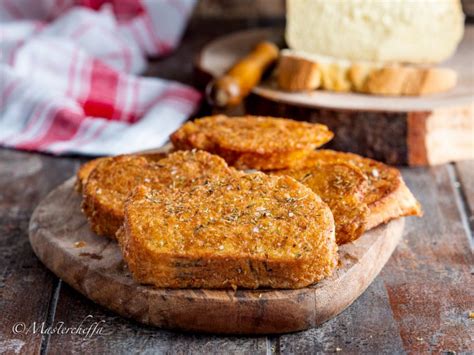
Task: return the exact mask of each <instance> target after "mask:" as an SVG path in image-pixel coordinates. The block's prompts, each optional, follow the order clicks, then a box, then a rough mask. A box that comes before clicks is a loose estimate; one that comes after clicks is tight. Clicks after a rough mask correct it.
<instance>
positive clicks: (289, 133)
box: [171, 115, 333, 170]
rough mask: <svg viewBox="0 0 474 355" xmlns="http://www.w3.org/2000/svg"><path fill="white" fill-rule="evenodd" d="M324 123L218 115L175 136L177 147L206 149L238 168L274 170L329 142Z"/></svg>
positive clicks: (286, 165) (193, 124)
mask: <svg viewBox="0 0 474 355" xmlns="http://www.w3.org/2000/svg"><path fill="white" fill-rule="evenodd" d="M332 137H333V133H332V132H331V131H329V130H328V128H327V127H326V126H324V125H320V124H314V123H308V122H297V121H293V120H289V119H283V118H274V117H259V116H243V117H227V116H224V115H216V116H210V117H204V118H201V119H197V120H195V121H194V122H188V123H186V124H184V125H183V126H182V127H181V128H179V129H178V130H177V131H176V132H174V133H173V134H172V135H171V141H172V142H173V145H174V146H175V147H176V148H177V149H193V148H197V149H202V150H206V151H208V152H211V153H214V154H217V155H219V156H221V157H223V158H224V159H225V160H226V161H227V162H228V163H229V164H230V165H233V166H235V167H237V168H238V169H258V170H272V169H283V168H287V167H291V166H293V165H294V164H295V163H296V162H297V161H298V160H300V159H301V158H302V157H304V156H305V155H306V154H307V153H308V152H309V151H311V150H313V149H315V148H317V147H319V146H321V145H322V144H324V143H326V142H328V141H329V140H331V138H332Z"/></svg>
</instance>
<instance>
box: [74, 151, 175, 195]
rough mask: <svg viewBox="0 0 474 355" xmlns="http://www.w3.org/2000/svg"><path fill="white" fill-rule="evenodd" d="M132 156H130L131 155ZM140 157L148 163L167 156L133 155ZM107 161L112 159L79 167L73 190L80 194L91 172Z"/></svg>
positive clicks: (99, 160)
mask: <svg viewBox="0 0 474 355" xmlns="http://www.w3.org/2000/svg"><path fill="white" fill-rule="evenodd" d="M131 155H132V154H131ZM136 155H139V156H142V157H144V158H146V159H147V160H150V161H158V160H160V159H163V158H165V157H166V156H167V155H168V154H167V153H143V154H133V156H136ZM107 159H112V157H103V158H96V159H92V160H90V161H88V162H87V163H84V164H82V165H81V167H80V168H79V170H78V171H77V174H76V183H75V185H74V187H75V189H76V191H77V192H82V189H83V187H84V186H85V185H86V182H87V178H88V177H89V175H90V174H91V172H92V170H94V169H95V167H96V166H97V165H99V163H100V162H102V161H104V160H107Z"/></svg>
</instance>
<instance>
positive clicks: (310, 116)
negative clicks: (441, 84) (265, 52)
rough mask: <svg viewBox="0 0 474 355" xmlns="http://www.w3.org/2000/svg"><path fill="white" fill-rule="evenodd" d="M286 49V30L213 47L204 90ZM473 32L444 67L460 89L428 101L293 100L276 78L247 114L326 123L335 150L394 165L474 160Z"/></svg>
mask: <svg viewBox="0 0 474 355" xmlns="http://www.w3.org/2000/svg"><path fill="white" fill-rule="evenodd" d="M265 39H266V40H270V41H273V42H276V43H277V44H279V45H281V46H284V40H283V30H282V29H275V28H270V29H255V30H247V31H241V32H236V33H233V34H230V35H226V36H223V37H220V38H218V39H216V40H214V41H212V42H210V43H209V44H207V45H206V46H205V47H204V48H203V49H202V51H201V52H200V54H199V56H198V57H197V60H196V62H195V65H196V72H197V73H198V78H199V79H200V81H201V83H204V82H205V81H206V80H209V79H210V78H212V77H215V76H219V75H222V74H223V73H224V72H225V71H226V70H227V69H229V68H230V67H231V66H232V64H233V63H234V62H235V61H236V60H237V59H238V58H240V57H242V56H243V55H245V53H247V52H248V51H249V50H251V49H252V48H253V47H254V46H255V44H256V43H257V42H259V41H262V40H265ZM473 41H474V26H467V27H466V31H465V35H464V39H463V41H462V43H461V44H460V46H459V48H458V50H457V52H456V54H455V55H454V56H453V57H452V58H451V59H450V60H449V61H447V62H446V63H443V64H442V65H444V66H447V67H450V68H452V69H454V70H456V71H457V73H458V84H457V86H456V87H455V88H454V89H453V90H451V91H449V92H446V93H440V94H436V95H427V96H421V97H384V96H374V95H364V94H356V93H334V92H328V91H322V90H316V91H312V92H298V93H290V92H285V91H282V90H279V89H278V87H277V86H276V84H275V82H274V80H273V79H272V78H270V79H267V80H265V81H264V82H263V83H262V84H261V85H260V86H257V87H255V88H254V90H253V94H252V95H250V96H249V98H248V99H247V100H246V102H245V111H246V112H247V113H252V114H257V115H270V116H280V117H289V118H294V119H301V120H307V121H311V122H319V123H324V124H326V125H327V126H329V128H330V129H331V130H332V131H334V132H335V133H336V135H335V138H334V139H333V141H332V142H331V143H329V145H328V148H332V149H336V150H341V151H352V152H354V153H358V154H361V155H364V156H367V157H370V158H374V159H377V160H381V161H384V162H386V163H388V164H403V165H434V164H440V163H445V162H449V161H457V160H464V159H474V140H473V139H472V137H473V135H474V70H473V68H472V61H473V58H474V46H473V45H472V43H473Z"/></svg>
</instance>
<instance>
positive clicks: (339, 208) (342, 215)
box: [271, 159, 369, 245]
mask: <svg viewBox="0 0 474 355" xmlns="http://www.w3.org/2000/svg"><path fill="white" fill-rule="evenodd" d="M271 174H274V175H287V176H291V177H292V178H294V179H296V180H297V181H299V182H301V183H302V184H304V185H306V186H308V187H309V188H310V189H311V190H312V191H314V192H315V193H316V194H317V195H319V196H320V197H321V198H322V200H323V201H324V202H326V203H327V205H328V206H329V208H330V209H331V212H332V214H333V216H334V222H335V224H336V242H337V244H339V245H340V244H344V243H348V242H350V241H353V240H355V239H357V238H359V237H360V236H361V235H362V233H364V232H365V231H366V230H367V221H368V218H369V208H368V207H367V204H366V203H365V202H363V199H364V194H365V192H366V191H367V177H366V176H365V174H363V173H362V171H361V170H360V169H359V168H357V167H355V166H354V165H349V164H347V163H339V162H335V163H332V162H325V161H324V159H321V160H315V163H314V164H313V165H311V166H308V167H304V168H294V169H285V170H278V171H275V172H271Z"/></svg>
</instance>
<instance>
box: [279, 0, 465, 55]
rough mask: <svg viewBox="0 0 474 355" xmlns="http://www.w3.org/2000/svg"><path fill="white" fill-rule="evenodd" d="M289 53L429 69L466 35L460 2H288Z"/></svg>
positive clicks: (321, 0) (287, 40) (427, 0)
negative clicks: (291, 51)
mask: <svg viewBox="0 0 474 355" xmlns="http://www.w3.org/2000/svg"><path fill="white" fill-rule="evenodd" d="M286 5H287V6H286V11H287V21H286V34H285V37H286V42H287V44H288V46H289V48H291V49H294V50H298V51H303V52H307V53H311V54H320V55H324V56H328V57H333V58H345V59H348V60H350V61H364V60H365V61H371V62H385V63H387V62H391V63H393V62H397V63H415V64H429V63H438V62H441V61H443V60H446V59H447V58H448V57H450V56H451V55H452V54H453V53H454V51H455V49H456V47H457V45H458V43H459V41H460V40H461V38H462V35H463V31H464V15H463V13H462V9H461V2H460V0H390V1H386V0H363V1H361V0H339V1H334V0H311V1H308V0H287V2H286Z"/></svg>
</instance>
